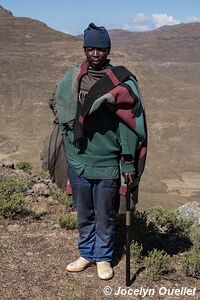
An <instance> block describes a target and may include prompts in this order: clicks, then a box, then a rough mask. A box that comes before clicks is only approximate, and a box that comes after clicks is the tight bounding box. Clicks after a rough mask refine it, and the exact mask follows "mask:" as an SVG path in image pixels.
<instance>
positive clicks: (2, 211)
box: [0, 178, 26, 218]
mask: <svg viewBox="0 0 200 300" xmlns="http://www.w3.org/2000/svg"><path fill="white" fill-rule="evenodd" d="M25 189H26V184H25V183H24V182H23V181H22V180H19V179H8V178H3V180H2V181H1V182H0V215H2V216H4V217H10V218H11V217H14V216H15V215H16V214H17V213H19V212H20V211H21V210H22V206H23V202H24V197H23V191H24V190H25Z"/></svg>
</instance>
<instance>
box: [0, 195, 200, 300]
mask: <svg viewBox="0 0 200 300" xmlns="http://www.w3.org/2000/svg"><path fill="white" fill-rule="evenodd" d="M44 201H47V200H45V199H44ZM47 207H48V209H47V213H46V214H44V216H42V217H41V218H40V219H39V220H35V219H33V218H31V217H30V216H27V217H24V218H20V219H18V220H10V219H5V218H3V217H1V218H0V236H1V238H0V256H1V257H0V261H1V262H0V282H1V289H0V299H1V300H8V299H9V300H61V299H62V300H67V299H69V300H70V299H71V300H73V299H83V300H86V299H87V300H88V299H155V300H159V299H162V300H163V299H172V298H173V299H188V300H189V299H190V300H194V299H195V300H197V299H200V290H192V291H189V290H187V293H192V292H193V295H187V293H186V289H194V288H196V289H197V288H199V286H200V285H199V280H196V279H192V278H189V277H187V278H186V277H185V276H183V275H182V274H181V272H178V273H177V274H175V275H174V274H173V275H166V276H165V277H163V278H161V279H160V280H159V281H152V280H151V279H149V278H148V277H147V275H146V274H145V271H144V269H143V268H142V266H132V267H131V274H132V276H133V277H134V275H135V278H134V280H133V282H132V285H131V286H130V287H129V288H128V287H126V285H125V257H124V256H123V257H122V258H121V259H120V261H119V262H118V263H117V264H115V265H114V272H115V275H114V278H113V279H112V280H110V281H102V280H100V279H99V278H98V277H97V273H96V267H91V268H88V269H87V270H85V271H84V272H81V273H76V274H72V273H68V272H66V270H65V268H66V265H67V263H69V262H70V261H72V260H74V259H76V258H77V257H78V251H77V247H76V240H77V237H78V232H77V230H76V229H75V230H66V229H62V228H61V227H60V226H59V224H58V213H59V212H61V211H62V210H63V206H62V205H61V204H59V203H56V202H55V203H53V202H52V201H49V202H48V201H47ZM173 288H176V289H180V290H181V288H182V290H181V291H180V293H182V295H181V296H180V295H179V296H176V294H175V295H173V291H174V290H172V289H173ZM184 288H185V290H184ZM137 289H139V291H138V290H137ZM119 291H120V293H119ZM145 291H146V292H145ZM118 293H119V295H118ZM145 293H146V297H144V295H145ZM170 293H171V294H170ZM176 293H178V292H176ZM108 294H109V295H108ZM168 294H169V295H168Z"/></svg>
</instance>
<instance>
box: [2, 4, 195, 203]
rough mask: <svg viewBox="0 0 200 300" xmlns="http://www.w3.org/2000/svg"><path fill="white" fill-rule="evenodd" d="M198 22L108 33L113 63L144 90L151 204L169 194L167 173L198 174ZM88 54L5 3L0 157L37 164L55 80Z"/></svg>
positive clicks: (48, 125) (76, 43)
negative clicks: (16, 14) (136, 78)
mask: <svg viewBox="0 0 200 300" xmlns="http://www.w3.org/2000/svg"><path fill="white" fill-rule="evenodd" d="M199 26H200V24H199V23H192V24H181V25H174V26H169V27H168V26H167V27H166V26H164V27H162V28H159V29H157V30H153V31H151V32H137V33H136V32H127V31H123V30H111V31H110V34H111V38H112V45H113V47H112V51H111V55H110V58H111V61H112V63H113V64H114V65H125V66H126V67H128V68H129V69H130V71H132V72H133V73H135V75H136V76H137V77H138V79H139V83H140V86H141V89H142V92H143V98H144V102H145V106H146V113H147V118H148V129H149V154H148V159H147V168H146V170H145V175H144V180H143V189H144V190H145V192H146V193H147V195H148V201H150V200H149V198H152V197H153V198H154V199H157V198H156V197H157V196H156V195H159V197H160V198H162V199H165V198H163V197H164V195H166V191H167V186H166V184H164V183H163V180H164V179H165V178H177V176H179V178H180V176H181V175H180V174H182V172H200V156H199V148H200V140H199V123H198V122H199V121H198V120H199V119H200V109H199V102H200V88H199V85H198V82H199V78H200V77H199V75H198V74H199V61H200V60H199V58H200V57H199V56H200V53H199V52H198V49H199V35H198V34H199V28H200V27H199ZM83 58H84V54H83V49H82V39H81V37H74V36H71V35H67V34H64V33H61V32H58V31H56V30H53V29H51V28H49V27H48V26H47V25H46V24H44V23H42V22H39V21H37V20H33V19H30V18H19V17H15V16H13V15H12V13H11V12H9V11H7V10H5V9H4V8H2V7H0V69H1V72H0V128H1V136H0V160H2V159H6V158H7V159H9V158H10V159H12V160H13V159H14V160H19V159H22V160H30V161H31V162H32V164H33V165H34V167H35V168H39V166H40V161H39V154H40V150H41V147H42V142H43V139H44V137H45V136H46V135H47V134H48V133H49V131H50V128H51V127H52V120H53V117H52V114H51V112H50V110H49V108H48V99H49V98H50V97H51V93H52V92H53V90H54V87H55V85H56V83H57V81H58V80H59V79H60V78H61V77H62V76H63V74H64V73H65V72H66V71H67V70H68V69H69V68H70V67H71V66H72V65H73V64H75V63H79V62H81V61H82V59H83ZM197 75H198V76H197ZM197 77H198V78H197ZM148 193H150V194H148ZM152 193H153V194H152ZM152 195H153V196H152ZM160 195H161V196H160ZM177 197H178V195H177ZM168 201H172V200H171V198H170V197H168ZM149 203H150V202H149Z"/></svg>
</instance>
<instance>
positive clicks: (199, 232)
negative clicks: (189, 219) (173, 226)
mask: <svg viewBox="0 0 200 300" xmlns="http://www.w3.org/2000/svg"><path fill="white" fill-rule="evenodd" d="M189 236H190V238H191V240H192V242H193V243H195V242H199V243H200V224H199V223H195V224H194V226H192V227H191V230H190V234H189Z"/></svg>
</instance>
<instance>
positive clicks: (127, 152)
mask: <svg viewBox="0 0 200 300" xmlns="http://www.w3.org/2000/svg"><path fill="white" fill-rule="evenodd" d="M119 135H120V144H121V156H122V160H121V171H122V172H124V173H129V172H134V171H135V167H134V158H135V151H136V147H137V143H138V136H137V135H136V134H135V133H134V132H133V131H132V130H131V129H130V128H128V127H127V126H126V125H125V124H124V123H122V122H120V123H119ZM124 156H129V157H131V159H130V160H128V161H126V160H123V157H124Z"/></svg>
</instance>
